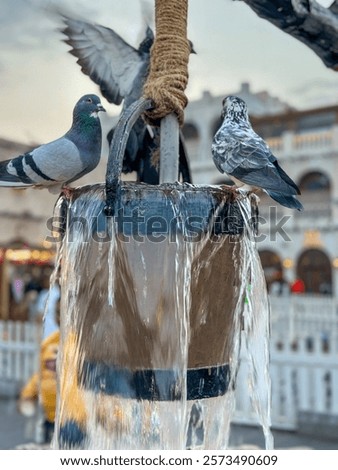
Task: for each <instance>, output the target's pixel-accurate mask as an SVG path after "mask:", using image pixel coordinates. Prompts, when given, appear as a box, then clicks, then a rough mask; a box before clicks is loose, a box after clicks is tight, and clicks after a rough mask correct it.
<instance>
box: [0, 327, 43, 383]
mask: <svg viewBox="0 0 338 470" xmlns="http://www.w3.org/2000/svg"><path fill="white" fill-rule="evenodd" d="M40 338H41V327H40V326H39V325H37V324H32V323H27V322H13V321H0V383H1V385H2V388H5V389H6V386H7V385H8V384H11V385H14V388H13V387H12V389H13V390H16V389H17V388H18V387H20V386H21V385H22V384H23V383H24V382H25V381H26V380H27V379H28V378H29V377H30V376H31V375H32V374H33V372H35V371H36V370H37V367H38V355H39V345H40Z"/></svg>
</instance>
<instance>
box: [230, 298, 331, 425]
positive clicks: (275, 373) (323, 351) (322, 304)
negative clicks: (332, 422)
mask: <svg viewBox="0 0 338 470" xmlns="http://www.w3.org/2000/svg"><path fill="white" fill-rule="evenodd" d="M270 300H271V321H270V323H271V337H270V367H269V374H270V378H271V402H272V406H271V424H272V426H273V427H274V428H279V429H288V430H296V429H297V428H298V422H297V421H298V417H299V415H300V413H302V412H311V413H312V414H316V413H318V415H319V414H326V415H330V416H332V417H336V418H338V341H337V333H338V311H337V300H336V299H333V298H330V297H324V296H322V297H319V296H318V297H310V296H292V297H287V298H283V297H278V298H277V297H276V298H271V299H270ZM249 367H250V366H249V363H248V360H247V357H246V353H245V351H242V357H241V366H240V370H239V374H238V380H237V384H238V385H237V386H236V412H235V418H234V422H236V423H242V424H257V423H259V417H258V416H257V414H256V413H255V411H254V408H253V405H252V403H251V397H250V393H249V392H248V376H249Z"/></svg>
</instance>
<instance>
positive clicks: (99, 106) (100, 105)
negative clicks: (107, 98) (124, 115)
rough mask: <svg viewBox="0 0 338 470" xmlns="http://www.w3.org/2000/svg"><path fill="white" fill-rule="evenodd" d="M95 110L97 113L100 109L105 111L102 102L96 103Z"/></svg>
mask: <svg viewBox="0 0 338 470" xmlns="http://www.w3.org/2000/svg"><path fill="white" fill-rule="evenodd" d="M96 111H97V112H98V113H99V112H100V111H104V112H106V110H105V109H104V107H103V106H102V104H101V103H99V104H98V105H97V107H96Z"/></svg>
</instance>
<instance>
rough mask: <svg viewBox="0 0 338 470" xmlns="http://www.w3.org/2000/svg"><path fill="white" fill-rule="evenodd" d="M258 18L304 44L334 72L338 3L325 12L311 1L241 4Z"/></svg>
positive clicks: (263, 0)
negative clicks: (245, 5) (246, 6)
mask: <svg viewBox="0 0 338 470" xmlns="http://www.w3.org/2000/svg"><path fill="white" fill-rule="evenodd" d="M242 1H244V2H245V3H246V4H247V5H248V6H249V7H250V8H251V9H252V10H253V11H254V12H255V13H256V14H257V15H258V16H260V17H261V18H264V19H266V20H268V21H270V23H272V24H274V25H275V26H277V28H279V29H281V30H283V31H284V32H286V33H288V34H290V35H291V36H293V37H294V38H296V39H298V40H299V41H301V42H303V43H304V44H306V45H307V46H308V47H309V48H310V49H312V50H313V51H314V52H315V53H316V54H317V55H318V56H319V57H320V58H321V60H322V61H323V62H324V64H325V65H326V66H327V67H329V68H331V69H333V70H335V71H338V0H335V1H334V2H333V3H332V5H331V6H330V7H329V8H325V7H322V6H321V5H319V4H318V3H317V2H316V1H315V0H268V1H267V0H242Z"/></svg>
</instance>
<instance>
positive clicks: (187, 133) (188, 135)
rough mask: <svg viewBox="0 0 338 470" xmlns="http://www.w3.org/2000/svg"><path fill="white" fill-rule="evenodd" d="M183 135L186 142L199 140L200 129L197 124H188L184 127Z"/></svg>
mask: <svg viewBox="0 0 338 470" xmlns="http://www.w3.org/2000/svg"><path fill="white" fill-rule="evenodd" d="M182 133H183V136H184V138H185V139H186V140H194V139H199V133H198V129H197V127H196V126H195V124H192V123H191V122H186V123H185V124H184V126H183V127H182Z"/></svg>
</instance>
